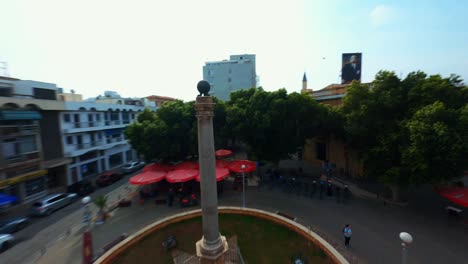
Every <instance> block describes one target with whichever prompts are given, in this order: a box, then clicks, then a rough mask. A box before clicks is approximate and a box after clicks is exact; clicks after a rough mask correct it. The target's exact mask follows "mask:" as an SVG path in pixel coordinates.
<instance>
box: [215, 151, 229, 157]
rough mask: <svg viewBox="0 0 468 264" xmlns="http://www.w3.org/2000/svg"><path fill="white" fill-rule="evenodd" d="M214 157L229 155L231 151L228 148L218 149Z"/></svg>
mask: <svg viewBox="0 0 468 264" xmlns="http://www.w3.org/2000/svg"><path fill="white" fill-rule="evenodd" d="M215 154H216V157H226V156H229V155H232V151H230V150H229V149H218V150H217V151H216V152H215Z"/></svg>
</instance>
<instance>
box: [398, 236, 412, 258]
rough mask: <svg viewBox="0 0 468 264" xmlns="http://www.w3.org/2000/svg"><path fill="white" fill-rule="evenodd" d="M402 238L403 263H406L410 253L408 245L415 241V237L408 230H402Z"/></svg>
mask: <svg viewBox="0 0 468 264" xmlns="http://www.w3.org/2000/svg"><path fill="white" fill-rule="evenodd" d="M400 239H401V241H402V243H401V246H402V252H401V263H402V264H406V263H407V262H406V260H407V257H408V256H407V255H408V248H407V246H408V245H409V244H411V242H413V237H412V236H411V235H410V234H408V233H406V232H401V233H400Z"/></svg>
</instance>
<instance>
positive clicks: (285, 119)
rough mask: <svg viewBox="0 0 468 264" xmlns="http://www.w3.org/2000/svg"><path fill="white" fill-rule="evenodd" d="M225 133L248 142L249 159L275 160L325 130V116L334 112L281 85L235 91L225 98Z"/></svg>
mask: <svg viewBox="0 0 468 264" xmlns="http://www.w3.org/2000/svg"><path fill="white" fill-rule="evenodd" d="M227 105H228V106H227V118H226V120H227V122H226V123H227V127H228V129H227V131H228V132H227V134H228V136H229V137H230V138H231V139H234V141H235V140H239V141H241V142H243V143H245V144H247V146H248V152H249V154H250V156H251V158H252V159H260V160H267V161H273V162H278V161H279V160H281V159H284V158H287V157H288V155H289V154H292V153H295V152H297V151H298V149H299V148H301V147H302V146H304V143H305V140H306V139H307V138H310V137H313V136H314V135H316V134H318V133H319V132H323V133H324V130H325V127H326V126H325V123H329V124H333V123H334V122H336V120H334V121H329V120H326V118H324V117H323V115H325V116H327V117H328V116H335V115H336V116H338V113H336V112H335V113H332V111H331V110H330V109H329V108H327V107H325V106H323V105H319V104H317V103H316V102H315V100H314V99H312V98H311V97H310V96H308V95H304V94H298V93H291V94H288V93H287V92H286V90H285V89H279V90H277V91H274V92H266V91H264V90H263V89H262V88H252V89H249V90H241V91H236V92H234V93H232V94H231V100H230V101H228V102H227Z"/></svg>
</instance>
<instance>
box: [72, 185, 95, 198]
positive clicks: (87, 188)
mask: <svg viewBox="0 0 468 264" xmlns="http://www.w3.org/2000/svg"><path fill="white" fill-rule="evenodd" d="M68 192H69V193H76V194H78V195H79V196H86V195H88V194H90V193H93V192H94V186H93V185H92V184H91V182H88V181H80V182H76V183H74V184H72V185H70V186H68Z"/></svg>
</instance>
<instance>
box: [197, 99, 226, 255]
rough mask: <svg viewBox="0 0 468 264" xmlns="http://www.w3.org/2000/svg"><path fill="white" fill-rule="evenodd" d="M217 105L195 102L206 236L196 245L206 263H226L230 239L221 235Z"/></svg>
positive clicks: (198, 100)
mask: <svg viewBox="0 0 468 264" xmlns="http://www.w3.org/2000/svg"><path fill="white" fill-rule="evenodd" d="M214 105H215V104H214V103H213V99H212V98H211V96H199V97H197V100H196V103H195V110H196V112H197V119H198V154H199V163H200V187H201V207H202V218H203V237H202V239H201V240H200V241H198V242H197V243H196V247H197V255H198V256H199V257H200V260H201V262H202V263H222V262H223V258H222V255H223V254H224V252H226V250H227V242H226V238H225V237H223V236H221V235H220V233H219V223H218V197H217V190H216V189H217V186H216V167H215V166H216V161H215V150H214V134H213V115H214V114H213V110H214Z"/></svg>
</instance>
